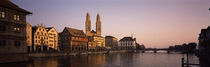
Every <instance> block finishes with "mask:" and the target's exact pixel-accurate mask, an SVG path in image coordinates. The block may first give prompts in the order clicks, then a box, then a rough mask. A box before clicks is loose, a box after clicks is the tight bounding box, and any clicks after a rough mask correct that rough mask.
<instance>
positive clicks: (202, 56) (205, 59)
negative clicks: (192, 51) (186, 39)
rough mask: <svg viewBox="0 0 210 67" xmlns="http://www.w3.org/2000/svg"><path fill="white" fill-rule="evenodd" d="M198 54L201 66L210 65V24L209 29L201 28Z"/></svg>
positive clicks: (207, 66) (206, 66)
mask: <svg viewBox="0 0 210 67" xmlns="http://www.w3.org/2000/svg"><path fill="white" fill-rule="evenodd" d="M198 40H199V45H198V54H197V56H198V57H199V61H200V62H199V63H200V66H201V67H209V66H210V65H209V62H210V58H209V56H210V26H208V28H207V29H201V32H200V34H199V38H198Z"/></svg>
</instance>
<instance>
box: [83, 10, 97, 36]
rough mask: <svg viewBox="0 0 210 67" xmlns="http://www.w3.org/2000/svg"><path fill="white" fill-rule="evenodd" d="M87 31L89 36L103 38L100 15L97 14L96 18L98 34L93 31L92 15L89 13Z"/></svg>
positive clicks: (86, 23)
mask: <svg viewBox="0 0 210 67" xmlns="http://www.w3.org/2000/svg"><path fill="white" fill-rule="evenodd" d="M85 30H86V35H87V36H101V20H100V15H99V14H97V18H96V32H95V31H94V30H92V31H91V20H90V13H89V12H88V13H87V16H86V22H85Z"/></svg>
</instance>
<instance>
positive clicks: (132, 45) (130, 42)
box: [119, 37, 136, 49]
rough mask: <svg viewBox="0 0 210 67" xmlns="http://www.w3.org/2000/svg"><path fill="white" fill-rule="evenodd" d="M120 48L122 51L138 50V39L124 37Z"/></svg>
mask: <svg viewBox="0 0 210 67" xmlns="http://www.w3.org/2000/svg"><path fill="white" fill-rule="evenodd" d="M119 42H120V45H119V47H120V48H121V49H136V38H133V37H124V38H122V39H120V41H119Z"/></svg>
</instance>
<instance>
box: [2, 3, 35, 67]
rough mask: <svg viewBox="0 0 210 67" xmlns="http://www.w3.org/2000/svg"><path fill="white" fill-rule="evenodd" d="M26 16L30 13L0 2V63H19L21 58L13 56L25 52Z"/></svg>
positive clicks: (11, 4) (12, 4)
mask: <svg viewBox="0 0 210 67" xmlns="http://www.w3.org/2000/svg"><path fill="white" fill-rule="evenodd" d="M28 14H32V13H31V12H28V11H26V10H24V9H22V8H20V7H18V6H17V5H15V4H14V3H12V2H10V1H9V0H0V56H1V57H0V63H1V62H7V61H8V62H13V61H19V60H21V59H22V58H20V57H18V56H15V54H18V53H26V52H27V50H26V46H27V45H26V15H28ZM2 55H3V56H2ZM8 57H10V58H8ZM14 57H16V58H14Z"/></svg>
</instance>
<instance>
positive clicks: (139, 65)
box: [1, 53, 198, 67]
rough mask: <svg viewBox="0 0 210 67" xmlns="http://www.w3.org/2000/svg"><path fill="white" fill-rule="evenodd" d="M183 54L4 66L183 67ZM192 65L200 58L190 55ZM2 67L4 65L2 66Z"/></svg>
mask: <svg viewBox="0 0 210 67" xmlns="http://www.w3.org/2000/svg"><path fill="white" fill-rule="evenodd" d="M183 56H185V55H183V54H176V53H175V54H167V53H156V54H155V53H112V54H92V55H81V56H64V57H49V58H32V59H33V62H28V63H13V64H4V65H6V66H8V65H10V66H12V65H14V66H18V67H20V66H21V67H181V58H182V57H183ZM189 57H190V62H191V63H198V58H197V57H195V56H194V55H190V56H189ZM1 66H2V65H1Z"/></svg>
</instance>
